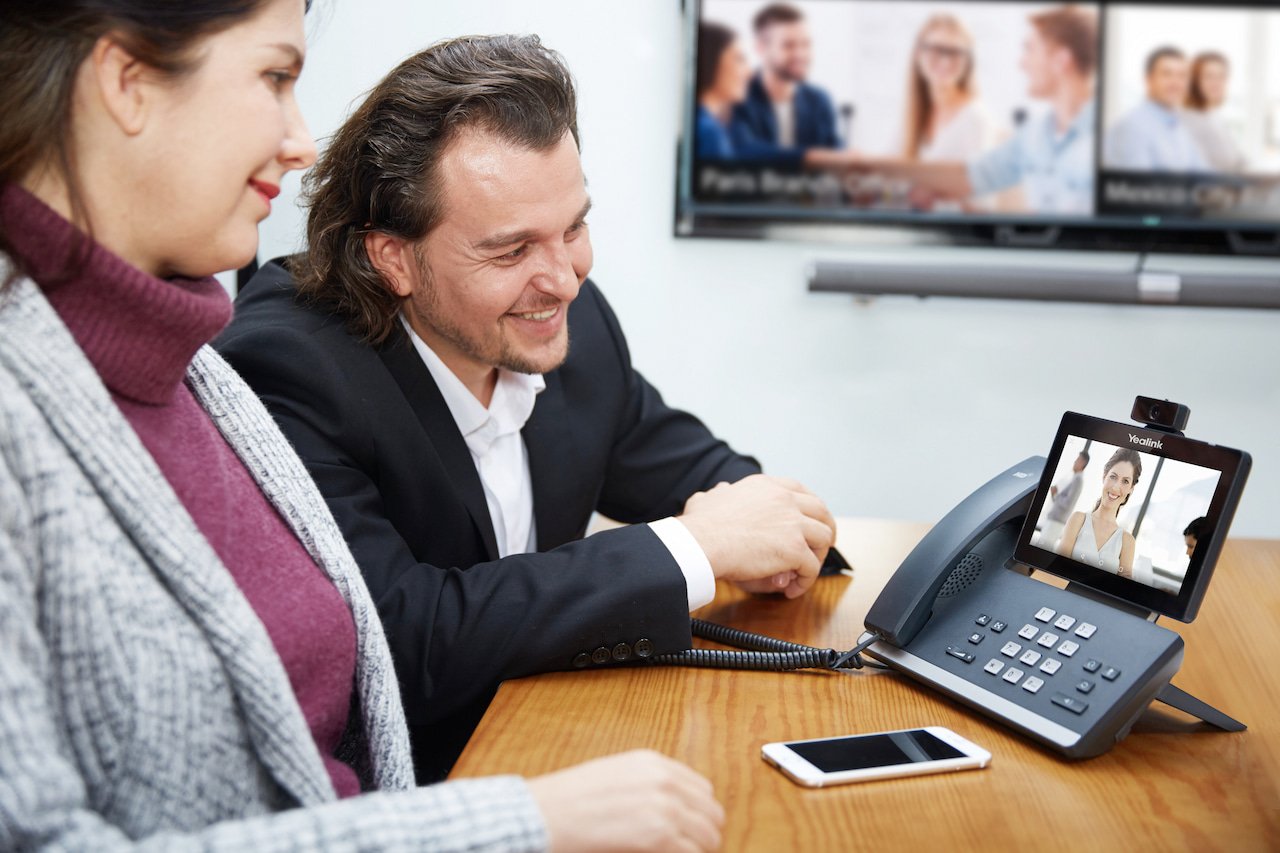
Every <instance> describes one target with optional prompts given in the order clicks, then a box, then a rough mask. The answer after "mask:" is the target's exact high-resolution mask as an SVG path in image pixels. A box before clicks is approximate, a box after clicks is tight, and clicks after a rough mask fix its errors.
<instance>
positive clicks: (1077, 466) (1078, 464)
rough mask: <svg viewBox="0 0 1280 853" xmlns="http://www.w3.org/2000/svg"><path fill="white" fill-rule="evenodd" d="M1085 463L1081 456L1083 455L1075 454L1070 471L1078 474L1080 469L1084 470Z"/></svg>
mask: <svg viewBox="0 0 1280 853" xmlns="http://www.w3.org/2000/svg"><path fill="white" fill-rule="evenodd" d="M1086 464H1087V463H1086V462H1085V461H1084V457H1083V456H1077V457H1076V464H1075V465H1072V466H1071V470H1072V471H1075V472H1076V473H1077V474H1079V473H1080V472H1081V471H1083V470H1084V466H1085V465H1086Z"/></svg>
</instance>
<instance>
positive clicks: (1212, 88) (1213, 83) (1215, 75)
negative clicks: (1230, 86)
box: [1197, 61, 1231, 107]
mask: <svg viewBox="0 0 1280 853" xmlns="http://www.w3.org/2000/svg"><path fill="white" fill-rule="evenodd" d="M1230 76H1231V72H1230V71H1229V70H1228V68H1227V66H1226V65H1225V64H1223V63H1221V62H1216V61H1210V62H1206V63H1204V64H1203V65H1201V66H1200V76H1199V79H1198V80H1197V82H1198V83H1199V84H1200V91H1201V92H1203V93H1204V97H1205V100H1206V101H1208V102H1209V106H1211V107H1217V106H1221V105H1222V103H1223V102H1224V101H1225V100H1226V99H1227V80H1228V79H1229V78H1230Z"/></svg>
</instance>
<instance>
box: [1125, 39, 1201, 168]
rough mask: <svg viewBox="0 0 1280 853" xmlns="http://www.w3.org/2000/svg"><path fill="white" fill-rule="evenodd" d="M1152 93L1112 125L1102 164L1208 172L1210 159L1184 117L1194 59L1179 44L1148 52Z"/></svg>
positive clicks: (1150, 91) (1148, 68)
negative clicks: (1201, 151)
mask: <svg viewBox="0 0 1280 853" xmlns="http://www.w3.org/2000/svg"><path fill="white" fill-rule="evenodd" d="M1145 67H1146V85H1147V96H1146V97H1145V98H1143V100H1142V102H1141V103H1140V104H1138V105H1137V106H1136V107H1134V108H1133V109H1132V110H1130V111H1129V112H1128V113H1126V114H1125V115H1124V116H1122V117H1120V118H1119V119H1117V120H1116V121H1115V123H1114V124H1112V125H1111V128H1110V129H1109V130H1108V131H1107V137H1106V144H1105V146H1104V147H1103V154H1102V164H1103V165H1104V166H1105V167H1106V168H1108V169H1119V170H1126V171H1131V172H1205V171H1208V169H1209V165H1208V163H1207V162H1206V161H1205V159H1204V156H1203V155H1202V154H1201V153H1200V146H1199V145H1198V144H1197V143H1196V140H1195V137H1194V136H1192V134H1191V130H1190V129H1189V128H1188V126H1187V123H1186V121H1185V118H1184V117H1185V113H1184V111H1183V104H1184V103H1185V102H1186V100H1187V95H1188V94H1189V93H1190V91H1191V63H1189V62H1188V61H1187V56H1186V54H1184V53H1183V52H1182V51H1181V50H1179V49H1178V48H1176V47H1169V46H1165V47H1158V48H1156V49H1155V50H1153V51H1152V52H1151V53H1150V55H1148V56H1147V62H1146V66H1145Z"/></svg>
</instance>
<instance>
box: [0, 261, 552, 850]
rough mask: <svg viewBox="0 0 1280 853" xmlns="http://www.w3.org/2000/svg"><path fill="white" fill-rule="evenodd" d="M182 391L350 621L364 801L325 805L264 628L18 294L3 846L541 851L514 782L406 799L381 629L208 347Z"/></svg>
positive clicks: (5, 582)
mask: <svg viewBox="0 0 1280 853" xmlns="http://www.w3.org/2000/svg"><path fill="white" fill-rule="evenodd" d="M6 277H7V262H6V261H5V259H4V258H3V256H0V280H3V279H4V278H6ZM187 382H188V384H189V385H190V387H191V389H192V391H193V393H194V394H195V397H196V399H197V400H198V401H199V402H200V404H201V405H202V406H203V407H204V409H205V410H206V411H207V412H208V413H209V415H210V417H211V418H212V420H213V422H214V424H215V425H216V426H217V428H218V429H219V430H220V431H221V432H222V434H223V435H224V436H225V438H226V440H227V442H228V444H230V446H231V447H232V449H233V450H234V451H235V452H236V454H237V455H238V456H239V457H240V458H241V460H242V461H243V462H244V464H245V466H246V467H247V468H248V470H249V472H250V473H251V474H252V476H253V478H254V479H255V480H256V481H257V483H258V484H259V486H260V487H261V488H262V490H263V492H264V494H265V495H266V496H267V498H268V499H269V500H270V501H271V503H272V504H273V505H274V506H275V507H276V508H277V510H278V511H279V512H280V514H281V516H282V517H283V518H284V519H285V520H286V522H287V523H288V524H289V525H290V527H291V528H292V529H293V531H294V532H295V533H296V535H297V536H298V538H299V540H300V541H301V542H302V543H303V545H304V546H305V547H306V549H307V551H308V552H309V553H310V554H311V556H312V557H313V558H314V559H315V561H316V563H317V564H318V565H319V566H320V567H321V568H322V569H323V570H324V571H325V572H326V574H327V575H328V576H329V577H330V578H331V579H332V581H333V583H334V585H335V586H336V587H337V589H338V590H339V591H340V592H341V594H342V596H343V598H344V599H345V600H346V602H347V604H348V605H349V606H350V608H351V613H352V617H353V619H354V622H355V626H356V634H357V652H358V661H357V670H356V682H357V683H356V688H357V695H358V699H359V709H358V711H354V712H353V723H352V726H351V727H350V728H351V737H350V738H349V739H348V743H346V744H344V746H345V747H347V748H348V749H349V750H351V753H352V755H354V756H355V757H356V758H357V761H356V764H357V766H360V767H362V768H363V769H364V771H365V772H364V776H365V787H366V789H376V790H373V792H371V793H366V794H363V795H361V796H358V797H353V798H350V799H346V800H341V801H339V800H337V799H336V796H335V794H334V791H333V787H332V785H331V783H330V781H329V776H328V774H327V773H326V771H325V768H324V764H323V762H322V761H321V758H320V754H319V752H318V751H317V749H316V746H315V742H314V740H313V739H312V737H311V733H310V731H309V729H308V728H307V724H306V721H305V720H304V718H303V716H302V711H301V709H300V708H299V707H298V703H297V701H296V699H295V698H294V695H293V691H292V689H291V688H290V685H289V681H288V677H287V676H286V674H285V671H284V667H283V665H282V664H281V662H280V659H279V658H278V657H277V655H276V653H275V650H274V647H273V646H272V644H271V640H270V639H269V637H268V636H267V633H266V630H265V629H264V628H263V626H262V623H261V622H259V621H258V619H257V616H256V615H255V614H254V611H253V609H252V608H251V607H250V606H249V603H248V602H247V601H246V600H245V598H244V596H243V595H242V594H241V593H240V590H239V588H238V587H237V586H236V584H235V581H234V580H233V579H232V577H231V575H230V573H228V572H227V570H226V568H225V567H224V566H223V565H222V564H221V563H220V562H219V560H218V558H217V556H216V555H215V554H214V552H213V550H212V548H211V547H210V546H209V544H208V543H207V542H206V541H205V540H204V539H203V537H202V536H201V535H200V533H199V531H198V530H197V529H196V526H195V523H194V522H193V521H192V519H191V517H190V516H189V515H188V514H187V512H186V510H185V509H184V508H183V507H182V505H181V503H180V502H179V501H178V498H177V496H176V495H175V494H174V493H173V491H172V489H171V488H170V487H169V485H168V483H167V482H166V480H165V478H164V476H163V475H162V474H161V473H160V471H159V469H158V468H157V467H156V465H155V463H154V461H153V460H152V459H151V457H150V456H149V455H148V454H147V452H146V450H145V449H144V448H143V446H142V445H141V443H140V442H139V440H138V438H137V436H136V435H135V434H134V433H133V431H132V430H131V429H130V427H129V425H128V423H127V422H126V421H125V420H124V417H123V416H122V415H121V414H120V412H119V410H118V409H117V408H116V407H115V405H114V404H113V403H112V402H111V398H110V396H109V394H108V392H107V390H106V388H104V387H103V385H102V383H101V382H100V381H99V380H98V377H97V375H96V373H95V372H94V370H93V367H92V366H91V365H90V364H89V362H88V361H87V360H86V359H85V357H84V355H83V354H82V353H81V352H80V350H79V348H78V347H77V346H76V344H75V341H74V340H73V339H72V337H71V334H70V333H69V332H68V331H67V329H66V327H65V326H63V324H62V323H61V321H60V320H59V319H58V317H57V314H56V313H55V312H54V311H53V309H52V308H51V307H50V306H49V304H48V302H47V301H45V299H44V297H43V295H42V294H41V293H40V290H39V288H38V287H37V286H36V285H35V284H34V283H33V282H31V281H30V280H27V279H19V280H18V281H16V282H15V283H14V285H13V286H11V287H10V288H9V289H7V290H6V291H4V292H2V293H0V850H10V849H24V850H25V849H46V848H47V849H73V850H110V849H116V848H132V847H134V846H138V847H148V848H151V847H154V848H156V849H165V850H174V849H186V848H192V849H226V850H231V849H235V850H268V851H270V850H292V849H317V848H322V849H327V850H328V849H339V850H399V849H413V850H462V849H465V850H477V849H498V850H530V849H541V848H543V847H545V845H546V832H545V828H544V826H543V824H542V820H541V817H540V815H539V813H538V811H537V808H536V806H535V804H534V802H533V800H532V798H531V796H530V795H529V792H528V788H527V787H526V786H525V784H524V783H523V781H522V780H520V779H519V778H516V777H500V778H493V779H478V780H468V781H463V782H452V783H446V784H442V785H436V786H433V787H430V788H418V789H415V788H414V787H413V768H412V764H411V760H410V756H409V745H408V738H407V733H406V728H405V722H404V712H403V710H402V708H401V706H400V699H399V695H398V692H397V689H396V683H395V677H394V674H393V670H392V666H391V659H390V656H389V654H388V651H387V645H386V641H385V639H384V637H383V633H382V628H381V626H380V625H379V623H378V618H377V614H376V611H375V610H374V607H373V604H372V602H371V601H370V599H369V595H368V592H367V591H366V590H365V588H364V586H363V583H362V581H361V579H360V575H359V572H358V570H357V568H356V566H355V563H354V561H353V559H352V557H351V554H350V551H349V550H348V549H347V547H346V544H345V543H344V541H343V539H342V534H341V533H340V531H339V530H338V528H337V526H336V524H335V523H334V521H333V519H332V517H331V516H330V515H329V512H328V510H327V508H326V506H325V503H324V501H323V499H322V498H321V496H320V493H319V492H318V491H317V490H316V488H315V486H314V485H313V484H312V482H311V479H310V477H309V476H308V475H307V472H306V469H305V468H304V467H303V466H302V463H301V462H300V461H299V460H298V458H297V456H296V455H295V454H294V453H293V451H292V449H291V448H290V447H289V445H288V443H287V442H286V441H285V439H284V437H283V436H282V435H281V433H280V432H279V430H278V429H277V428H276V426H275V423H274V422H273V421H272V420H271V417H270V416H269V415H268V414H267V412H266V410H265V409H264V408H263V407H262V405H261V404H260V403H259V402H258V400H257V398H256V397H254V396H253V394H252V392H251V391H250V390H249V389H248V387H247V386H246V385H245V384H244V383H243V382H241V381H240V379H239V377H238V376H236V374H235V373H234V372H233V371H232V370H231V369H230V368H229V367H228V366H227V365H226V364H225V363H224V362H223V361H222V360H221V359H220V358H219V357H218V356H217V355H216V354H215V353H214V352H213V351H212V350H211V349H209V348H208V347H204V348H203V349H201V350H200V352H199V353H197V355H196V357H195V359H194V361H193V363H192V364H191V367H190V369H189V371H188V373H187Z"/></svg>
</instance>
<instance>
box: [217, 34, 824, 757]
mask: <svg viewBox="0 0 1280 853" xmlns="http://www.w3.org/2000/svg"><path fill="white" fill-rule="evenodd" d="M306 181H307V184H306V186H307V189H308V199H309V205H310V210H309V212H308V219H307V238H308V247H307V251H306V252H305V253H303V254H302V255H298V256H294V257H293V258H290V259H281V260H277V261H273V262H270V263H268V264H267V265H265V266H264V267H263V269H262V270H260V271H259V272H258V274H257V275H256V276H255V277H254V278H253V280H251V281H250V282H249V284H248V285H247V286H246V287H245V289H244V290H243V291H242V292H241V294H240V295H239V297H238V299H237V302H236V316H235V319H234V321H233V322H232V324H231V326H230V327H229V328H228V330H227V331H226V332H225V333H224V334H223V335H222V336H221V337H220V338H219V340H218V341H217V344H216V346H217V347H218V349H219V350H220V351H221V352H222V354H223V355H224V356H225V357H226V358H227V359H228V360H229V361H230V362H231V364H232V365H233V366H234V367H235V368H236V369H237V370H238V371H239V372H240V374H241V375H242V376H244V378H245V379H246V380H247V381H248V382H249V384H250V385H251V386H252V387H253V388H254V390H256V391H257V392H258V394H259V395H260V396H261V397H262V399H263V400H264V402H265V403H266V404H267V406H268V408H269V409H270V410H271V411H272V413H273V414H274V415H275V417H276V419H277V421H278V422H279V424H280V426H281V427H282V428H283V430H284V433H285V435H286V436H288V438H289V439H290V440H291V441H292V442H293V445H294V447H296V448H297V450H298V453H299V455H300V456H301V457H302V459H303V462H304V463H305V464H306V465H307V467H308V469H309V470H310V471H311V473H312V475H313V476H314V477H315V479H316V482H317V483H318V485H319V487H320V491H321V492H322V493H323V495H324V496H325V498H326V499H327V500H328V503H329V506H330V508H331V509H332V511H333V514H334V516H335V517H336V519H337V521H338V524H339V525H340V526H341V528H342V531H343V533H344V534H345V535H346V537H347V540H348V542H349V543H350V546H351V549H352V551H353V553H354V554H355V555H356V558H357V562H358V563H359V566H360V569H361V571H362V572H363V574H364V577H365V579H366V581H367V582H368V585H369V588H370V590H371V592H372V593H373V597H374V600H375V602H376V603H377V605H378V608H379V613H380V615H381V616H382V619H383V622H384V624H385V627H386V631H387V635H388V639H389V641H390V643H391V647H392V652H393V657H394V659H395V661H396V666H397V671H398V673H399V675H400V680H401V684H402V694H403V697H404V703H405V707H406V712H407V715H408V717H409V722H410V725H411V731H412V734H413V739H414V749H415V755H416V758H417V761H418V771H419V775H420V778H426V779H434V778H437V777H439V776H440V775H442V774H443V773H445V772H446V771H447V770H448V768H449V767H450V766H451V765H452V763H453V761H454V760H455V758H456V757H457V755H458V753H459V752H460V751H461V749H462V746H463V745H464V744H465V742H466V739H467V737H468V736H469V735H470V733H471V731H472V730H473V729H474V727H475V724H476V722H477V721H478V720H479V718H480V715H481V714H482V713H483V712H484V709H485V708H486V706H487V705H488V702H489V701H490V699H491V697H492V695H493V691H494V690H495V689H496V687H497V685H498V683H499V682H501V681H502V680H504V679H507V678H515V677H518V676H522V675H528V674H531V673H535V672H546V671H552V670H572V669H575V668H583V667H588V668H598V667H601V666H604V665H610V664H617V663H624V662H627V663H631V662H637V661H643V660H644V659H646V658H648V657H651V656H653V655H655V654H664V653H667V652H674V651H678V650H683V649H687V648H689V647H690V645H691V636H690V620H689V612H690V611H691V610H693V609H694V608H697V607H701V606H702V605H704V604H706V603H708V602H709V601H710V600H711V599H712V597H713V596H714V594H715V581H716V579H718V578H722V579H725V580H731V581H736V582H738V583H739V584H740V585H741V586H743V587H744V588H746V589H747V590H749V591H753V592H778V593H785V594H786V596H787V597H796V596H799V595H801V594H803V593H804V592H805V591H806V590H808V589H809V587H810V586H811V585H812V584H813V582H814V580H815V578H816V577H817V574H818V571H819V567H820V564H821V562H822V560H823V558H824V557H825V555H826V553H827V551H828V549H829V547H830V546H831V544H832V541H833V539H834V536H835V525H834V521H833V519H832V517H831V514H830V512H829V511H828V510H827V507H826V506H825V504H823V502H822V501H821V500H820V499H819V498H817V497H816V496H814V495H813V494H812V493H810V492H809V491H808V490H807V489H805V488H804V487H803V486H801V485H800V484H799V483H796V482H794V481H791V480H785V479H780V478H775V477H768V476H765V475H762V474H761V473H760V466H759V465H758V464H757V463H756V461H755V460H754V459H751V458H749V457H746V456H743V455H741V454H739V453H736V452H735V451H734V450H732V449H731V448H730V447H729V446H728V445H727V444H725V443H724V442H723V441H720V440H719V439H717V438H716V437H715V436H714V435H712V434H711V432H710V431H709V430H708V429H707V428H706V427H705V426H703V424H702V423H701V422H700V421H698V420H697V419H696V418H694V417H693V416H692V415H690V414H688V413H686V412H682V411H679V410H676V409H672V408H670V407H668V406H667V405H666V404H665V403H664V402H663V400H662V397H661V396H660V395H659V393H658V391H657V390H656V389H655V388H654V387H653V386H652V385H650V384H649V383H648V382H647V381H646V380H645V379H644V377H643V376H641V375H640V374H639V373H638V372H637V371H636V370H635V368H634V367H632V365H631V361H630V355H629V352H628V349H627V343H626V339H625V337H624V336H623V334H622V330H621V328H620V326H619V324H618V321H617V319H616V318H615V316H614V314H613V312H612V310H611V309H610V308H609V305H608V303H607V302H606V300H605V297H604V295H603V293H602V292H601V290H600V289H599V288H598V287H597V286H596V285H595V284H594V283H593V282H592V281H590V280H589V279H588V278H587V274H588V272H589V271H590V269H591V266H592V249H591V232H590V228H589V226H588V224H587V214H588V211H589V209H590V207H591V200H590V198H589V196H588V195H587V189H586V183H585V179H584V177H583V173H582V166H581V160H580V158H579V153H578V124H577V107H576V95H575V90H574V84H573V80H572V77H571V76H570V73H569V70H568V68H566V67H565V65H564V63H563V60H562V59H561V58H560V56H559V54H557V53H555V52H554V51H552V50H550V49H548V48H546V47H544V46H543V45H542V43H541V42H540V41H539V40H538V39H537V37H534V36H529V37H516V36H492V37H473V38H460V39H454V40H451V41H447V42H443V43H440V44H437V45H434V46H432V47H430V48H428V49H426V50H424V51H422V52H421V53H418V54H417V55H415V56H412V57H410V58H409V59H407V60H405V61H404V62H403V63H401V64H400V65H399V66H398V67H396V68H395V69H394V70H392V71H391V73H390V74H389V75H388V76H387V77H386V78H385V79H384V80H383V81H382V82H381V83H379V84H378V85H377V86H376V87H375V88H374V89H373V91H372V92H371V93H370V95H369V96H368V97H367V98H366V100H365V101H364V103H363V104H362V105H361V106H360V107H359V108H357V109H356V110H355V112H354V113H353V114H352V115H351V117H350V118H349V119H348V120H347V121H346V123H345V124H344V125H343V126H342V127H341V128H340V129H339V130H338V131H337V133H336V134H335V135H334V136H333V137H332V138H331V141H330V142H329V144H328V147H327V148H326V150H325V151H324V152H323V153H322V154H321V155H320V158H319V160H318V162H317V165H316V167H315V169H314V170H313V171H312V172H311V173H310V175H309V176H308V177H307V178H306ZM636 286H639V285H636ZM570 335H572V345H570ZM597 511H598V512H600V513H602V514H603V515H605V516H608V517H610V518H613V519H616V520H618V521H623V522H628V523H631V524H630V526H628V527H624V528H621V529H615V530H608V531H605V532H602V533H598V534H596V535H594V536H590V537H586V538H583V537H584V534H585V532H586V529H587V524H588V522H589V520H590V518H591V516H592V514H593V513H595V512H597Z"/></svg>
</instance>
